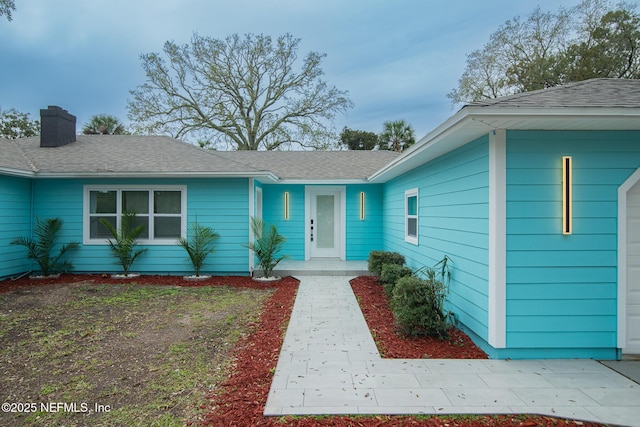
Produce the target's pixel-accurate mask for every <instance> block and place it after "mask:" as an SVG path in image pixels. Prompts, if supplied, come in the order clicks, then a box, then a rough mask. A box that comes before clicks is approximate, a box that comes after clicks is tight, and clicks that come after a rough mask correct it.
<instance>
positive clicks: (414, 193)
mask: <svg viewBox="0 0 640 427" xmlns="http://www.w3.org/2000/svg"><path fill="white" fill-rule="evenodd" d="M411 197H415V198H416V214H415V215H409V198H411ZM419 202H420V197H419V196H418V189H417V188H412V189H410V190H406V191H405V192H404V241H405V242H407V243H411V244H412V245H417V244H418V236H419V235H420V231H419V228H418V226H419V219H418V217H419V216H420V215H419V214H420V203H419ZM410 219H415V221H416V235H415V236H412V235H410V234H409V220H410Z"/></svg>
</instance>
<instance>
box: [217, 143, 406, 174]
mask: <svg viewBox="0 0 640 427" xmlns="http://www.w3.org/2000/svg"><path fill="white" fill-rule="evenodd" d="M218 155H219V156H221V157H224V158H226V159H229V160H233V161H237V162H239V163H242V164H246V165H248V166H251V167H253V168H255V169H258V170H268V171H271V172H273V173H274V174H276V175H277V176H278V177H279V178H281V179H287V180H332V179H333V180H352V179H355V180H364V179H366V178H367V177H368V176H370V175H371V174H373V173H374V172H375V171H377V170H378V169H380V168H382V167H383V166H384V165H386V164H387V163H389V162H390V161H391V160H393V159H395V158H396V157H398V155H399V154H398V153H396V152H393V151H387V150H382V151H366V150H354V151H221V152H218Z"/></svg>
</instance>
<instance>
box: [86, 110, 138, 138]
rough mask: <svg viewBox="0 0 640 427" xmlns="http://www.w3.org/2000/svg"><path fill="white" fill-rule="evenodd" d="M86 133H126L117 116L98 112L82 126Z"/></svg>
mask: <svg viewBox="0 0 640 427" xmlns="http://www.w3.org/2000/svg"><path fill="white" fill-rule="evenodd" d="M82 133H83V134H85V135H126V134H127V133H128V132H127V131H126V129H125V128H124V125H123V124H122V123H120V120H118V118H117V117H115V116H110V115H108V114H97V115H95V116H93V117H91V120H89V122H88V123H85V125H84V126H83V127H82Z"/></svg>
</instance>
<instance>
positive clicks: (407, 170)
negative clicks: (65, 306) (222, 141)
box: [0, 79, 640, 359]
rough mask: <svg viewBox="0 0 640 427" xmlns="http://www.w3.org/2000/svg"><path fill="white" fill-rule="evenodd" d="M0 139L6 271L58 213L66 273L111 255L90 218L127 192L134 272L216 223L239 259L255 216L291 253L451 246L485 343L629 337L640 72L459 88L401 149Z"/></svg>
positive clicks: (243, 260) (45, 118)
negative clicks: (503, 87) (509, 92)
mask: <svg viewBox="0 0 640 427" xmlns="http://www.w3.org/2000/svg"><path fill="white" fill-rule="evenodd" d="M42 126H43V130H42V137H40V138H26V139H22V140H14V141H0V144H1V146H2V150H1V151H0V206H1V208H0V209H1V211H0V278H8V277H12V276H16V275H19V274H23V273H25V272H28V271H30V270H32V269H34V268H35V267H34V266H33V265H31V263H30V262H29V261H28V260H26V258H25V253H24V250H23V249H22V248H20V247H16V246H10V245H9V244H8V242H9V241H11V240H12V239H13V238H15V237H17V236H21V235H29V234H30V233H31V230H32V227H33V224H34V223H35V220H36V218H45V217H54V216H56V217H61V218H62V219H63V220H64V228H63V238H62V240H63V241H66V240H75V241H78V242H80V243H81V247H80V249H79V250H77V251H76V252H74V253H73V262H74V265H75V268H76V271H78V272H110V271H117V266H116V265H115V264H114V263H113V261H112V259H111V257H110V256H109V253H108V248H107V246H106V237H107V236H106V235H105V233H104V230H103V229H102V228H101V226H100V225H99V222H98V218H107V219H108V220H110V221H112V222H114V223H117V221H118V218H119V214H120V213H121V212H122V211H123V210H126V209H132V208H135V210H136V212H139V220H140V221H141V223H143V224H144V225H145V226H146V229H147V231H146V234H145V236H144V239H143V241H142V243H143V245H144V246H146V247H147V248H148V249H149V250H148V251H147V253H145V255H144V256H143V257H142V258H140V260H139V261H137V262H136V265H135V270H136V271H140V272H142V273H160V274H183V273H186V272H188V271H189V269H188V264H186V263H185V255H184V253H183V252H182V249H180V248H178V247H177V246H176V243H175V240H176V238H177V237H180V236H183V235H185V233H186V229H187V224H188V223H189V222H192V221H194V220H196V219H197V220H198V222H200V223H203V224H206V225H211V226H212V227H213V228H214V229H215V230H216V231H217V232H218V233H219V234H220V236H221V237H220V239H219V241H218V244H217V251H216V254H215V255H214V257H213V258H212V262H211V264H210V265H209V266H208V268H209V270H210V271H211V272H212V273H215V274H243V275H247V274H250V273H251V271H252V269H253V260H252V257H251V256H250V254H249V251H248V250H247V249H246V248H245V247H244V246H243V245H244V243H246V242H247V241H249V239H250V238H251V235H250V227H249V222H250V221H249V219H250V217H251V216H259V217H262V218H264V219H265V220H267V221H269V222H271V223H274V224H276V225H277V226H278V229H279V231H280V232H281V233H282V234H284V235H286V236H287V238H288V241H287V246H286V248H285V252H286V253H287V254H288V255H289V256H290V257H291V258H292V259H295V260H299V261H305V260H309V259H315V258H339V259H343V260H364V259H367V256H368V254H369V252H370V251H371V250H374V249H384V250H390V251H397V252H400V253H402V254H403V255H405V257H406V259H407V263H408V264H409V265H410V266H412V267H421V266H431V265H433V264H435V263H436V262H437V261H438V260H440V259H442V258H443V256H445V255H447V256H449V257H450V258H451V259H452V260H453V265H452V278H451V283H450V296H449V309H450V310H451V311H452V312H454V313H455V316H456V318H457V320H458V321H459V323H460V326H461V327H462V328H463V329H464V330H465V331H466V332H467V333H469V335H470V336H471V337H472V338H473V339H474V341H475V342H476V343H477V344H478V345H480V346H481V347H482V348H483V349H484V350H485V351H486V352H487V353H488V354H489V355H490V356H491V357H493V358H576V357H577V358H596V359H617V358H620V357H621V356H622V355H623V354H624V353H629V354H638V353H640V184H637V183H638V181H640V172H638V170H639V168H640V81H637V80H609V79H595V80H588V81H585V82H580V83H574V84H570V85H566V86H560V87H555V88H549V89H544V90H541V91H535V92H529V93H523V94H518V95H513V96H509V97H504V98H499V99H494V100H487V101H483V102H478V103H473V104H469V105H467V106H465V107H463V108H462V109H461V110H460V111H458V112H457V113H456V114H455V115H453V116H452V117H451V118H449V119H448V120H447V121H445V122H444V123H442V124H441V125H440V126H438V127H437V128H436V129H434V130H433V131H431V132H430V133H429V134H427V135H426V136H425V137H423V138H422V139H421V140H419V141H418V142H417V143H416V144H415V145H414V146H413V147H411V148H410V149H408V150H407V151H406V152H404V153H402V154H396V153H392V152H383V151H369V152H360V151H339V152H210V151H204V150H201V149H199V148H197V147H194V146H192V145H189V144H185V143H182V142H180V141H176V140H174V139H170V138H165V137H143V136H88V135H77V136H76V135H75V118H74V117H73V116H71V115H69V114H68V113H67V112H66V111H64V110H61V109H59V108H57V107H50V108H49V109H47V110H42Z"/></svg>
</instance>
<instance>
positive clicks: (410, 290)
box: [390, 270, 448, 338]
mask: <svg viewBox="0 0 640 427" xmlns="http://www.w3.org/2000/svg"><path fill="white" fill-rule="evenodd" d="M446 294H447V290H446V287H445V286H444V285H443V284H442V282H440V281H438V280H436V274H435V272H433V270H431V271H430V272H429V273H428V275H427V278H426V279H421V278H418V277H416V276H404V277H402V278H400V279H399V280H398V282H397V283H396V285H395V286H394V288H393V291H392V296H391V303H390V304H391V310H392V311H393V315H394V317H395V319H396V324H397V327H398V330H399V332H400V333H402V334H404V335H408V336H425V335H428V336H433V337H437V338H447V337H448V334H447V329H448V324H447V314H446V313H445V311H444V301H445V298H446Z"/></svg>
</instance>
